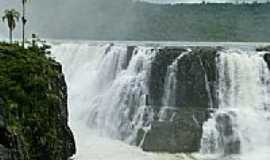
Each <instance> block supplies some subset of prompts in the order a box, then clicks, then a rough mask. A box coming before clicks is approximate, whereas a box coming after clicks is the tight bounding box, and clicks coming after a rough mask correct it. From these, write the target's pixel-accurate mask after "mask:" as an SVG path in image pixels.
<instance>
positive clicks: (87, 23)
mask: <svg viewBox="0 0 270 160" xmlns="http://www.w3.org/2000/svg"><path fill="white" fill-rule="evenodd" d="M132 1H133V2H134V1H142V0H31V2H30V3H29V4H27V18H28V19H29V21H28V23H27V28H26V33H27V37H30V35H31V34H32V33H38V34H41V37H46V36H47V35H49V37H52V38H55V37H56V38H58V37H63V35H68V36H69V37H70V39H73V38H75V39H80V38H82V39H84V38H89V37H87V36H84V35H87V34H88V35H92V37H97V36H99V35H102V36H103V37H105V38H106V35H108V36H109V37H110V36H114V35H119V37H120V38H123V37H125V36H126V35H125V34H131V33H132V32H133V30H134V28H133V26H132V25H133V23H134V22H136V21H138V20H136V13H131V12H132V11H134V10H132V7H130V6H131V3H132ZM143 1H147V2H151V3H178V2H179V3H180V2H189V3H190V2H200V1H202V0H143ZM205 1H207V2H209V1H211V2H225V1H227V2H231V1H233V0H205ZM239 1H240V0H239ZM252 1H253V0H246V2H252ZM258 1H260V2H262V1H263V0H258ZM20 2H21V0H0V16H1V17H2V13H3V11H4V9H6V8H16V9H17V10H19V11H21V3H20ZM119 12H120V13H119ZM126 13H127V14H129V15H135V16H133V19H132V18H130V17H128V18H127V17H126V16H125V14H126ZM144 23H145V22H144ZM146 23H147V22H146ZM20 31H21V26H20V23H18V25H17V28H16V30H15V31H14V34H15V37H19V36H20ZM3 36H5V37H7V36H8V28H7V25H6V24H4V23H2V22H0V38H1V37H3ZM102 36H101V37H102ZM66 37H67V36H66ZM103 37H102V38H103Z"/></svg>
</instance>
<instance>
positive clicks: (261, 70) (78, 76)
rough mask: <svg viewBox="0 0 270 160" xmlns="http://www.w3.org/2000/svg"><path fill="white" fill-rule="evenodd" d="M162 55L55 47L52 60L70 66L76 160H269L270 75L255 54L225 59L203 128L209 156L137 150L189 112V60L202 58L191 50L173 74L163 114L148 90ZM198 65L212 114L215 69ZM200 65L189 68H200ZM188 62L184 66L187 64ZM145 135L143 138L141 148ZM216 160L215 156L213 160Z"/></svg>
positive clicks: (228, 53)
mask: <svg viewBox="0 0 270 160" xmlns="http://www.w3.org/2000/svg"><path fill="white" fill-rule="evenodd" d="M166 45H167V44H166ZM157 50H158V48H155V47H143V45H139V46H138V47H131V48H129V47H127V45H126V44H118V45H110V44H109V45H108V44H104V43H84V42H83V43H78V42H77V43H73V42H70V43H67V42H65V43H59V44H58V43H54V44H53V48H52V53H53V55H54V56H55V57H56V59H57V60H58V61H60V62H61V63H62V64H63V69H64V73H65V77H66V81H67V84H68V91H69V94H68V96H69V97H68V100H69V112H70V122H69V123H70V125H71V128H72V130H73V131H74V134H75V139H76V144H77V149H78V153H77V156H76V159H78V160H89V159H91V160H92V159H93V160H126V159H133V160H164V159H166V160H189V159H194V157H196V159H198V160H201V159H204V160H209V159H210V158H213V159H223V158H224V159H226V158H227V159H226V160H232V159H237V160H238V159H241V160H253V159H258V160H268V159H269V157H270V153H269V152H270V107H269V105H270V98H269V94H270V86H269V85H270V73H269V70H268V67H267V64H266V62H265V61H264V59H263V56H262V54H258V53H257V52H255V51H251V50H250V49H248V51H245V50H235V49H234V50H223V51H220V52H219V53H218V55H219V56H218V58H217V59H218V61H217V62H216V63H217V66H218V68H217V70H218V82H217V84H218V89H217V92H218V101H219V103H218V108H216V109H215V111H214V113H213V115H212V116H211V118H210V119H209V120H208V121H206V122H205V123H204V125H203V135H202V139H201V153H202V154H192V155H190V154H165V153H163V154H154V153H146V152H143V151H141V150H140V149H139V148H138V147H135V146H133V145H137V146H141V145H142V143H143V141H144V138H145V135H146V134H147V133H148V130H149V129H151V127H152V126H151V123H152V122H154V121H156V120H155V118H158V120H157V121H158V122H160V123H161V124H169V123H170V122H172V121H174V120H175V119H177V118H178V119H179V118H181V117H179V115H177V116H178V117H177V116H176V114H178V113H179V112H181V108H177V104H176V99H177V98H178V95H177V87H179V86H177V84H178V83H179V82H178V79H177V76H178V74H179V70H178V69H179V68H178V66H179V61H180V60H182V58H184V57H185V56H187V55H191V56H193V58H194V57H195V58H196V56H197V55H195V54H190V52H192V51H191V50H190V51H189V50H188V51H185V52H181V53H182V54H179V55H178V56H177V57H176V58H175V57H174V59H173V61H171V63H170V64H168V66H166V68H167V73H166V72H165V73H166V75H165V77H164V86H163V88H164V90H163V93H162V95H161V103H162V106H161V108H160V109H159V110H155V109H154V107H153V106H151V104H150V105H149V104H148V95H149V94H150V93H149V92H150V91H149V84H148V83H149V79H150V77H149V76H150V75H151V74H150V71H151V67H152V66H151V65H152V64H151V63H152V62H153V59H154V58H155V56H157V53H156V52H157ZM197 57H199V61H198V62H196V63H197V64H198V66H201V68H202V69H201V70H202V72H204V73H202V74H199V75H205V77H203V78H202V80H205V83H201V84H202V88H203V89H204V90H206V91H207V93H208V96H207V95H206V96H205V97H208V99H209V105H208V107H209V108H211V109H212V108H215V107H217V106H214V103H213V101H214V100H213V99H212V97H213V96H211V93H213V92H211V89H210V88H211V85H212V84H209V83H208V81H210V80H209V79H210V78H211V77H207V74H206V72H207V71H208V70H209V69H208V68H205V67H207V66H205V64H204V63H205V61H202V59H201V57H200V56H197ZM195 58H194V59H185V60H183V61H186V60H193V61H196V59H195ZM183 61H181V62H182V63H181V64H185V63H183ZM190 62H192V61H189V63H190ZM194 64H195V63H194ZM182 69H183V68H182ZM199 69H200V68H199ZM165 71H166V69H165ZM192 75H193V74H192ZM178 78H179V77H178ZM182 80H183V79H182ZM204 85H205V86H204ZM193 93H194V92H193ZM178 100H179V99H178ZM206 104H207V103H206ZM156 111H158V112H156ZM156 114H157V115H156ZM175 117H176V118H175ZM194 118H195V120H196V125H199V123H198V122H197V119H196V117H195V115H193V116H192V118H191V120H192V119H193V120H194ZM191 123H192V122H191ZM141 130H143V132H142V133H143V135H140V136H142V137H140V139H139V141H138V133H139V132H141ZM119 140H121V141H124V142H125V143H123V142H121V141H119ZM128 144H131V146H130V145H128ZM208 154H211V155H214V156H213V157H212V156H211V157H210V158H209V156H208ZM258 154H261V155H258ZM217 157H218V158H217ZM221 157H222V158H221Z"/></svg>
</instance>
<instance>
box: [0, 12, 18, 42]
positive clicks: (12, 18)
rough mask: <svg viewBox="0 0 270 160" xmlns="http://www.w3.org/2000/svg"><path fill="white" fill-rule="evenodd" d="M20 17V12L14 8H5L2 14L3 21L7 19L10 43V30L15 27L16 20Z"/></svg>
mask: <svg viewBox="0 0 270 160" xmlns="http://www.w3.org/2000/svg"><path fill="white" fill-rule="evenodd" d="M19 19H20V13H19V12H18V11H16V10H15V9H10V10H8V9H7V10H5V12H4V16H3V17H2V20H3V22H5V21H6V20H7V24H8V28H9V40H10V43H12V32H13V30H14V29H15V27H16V22H17V21H19Z"/></svg>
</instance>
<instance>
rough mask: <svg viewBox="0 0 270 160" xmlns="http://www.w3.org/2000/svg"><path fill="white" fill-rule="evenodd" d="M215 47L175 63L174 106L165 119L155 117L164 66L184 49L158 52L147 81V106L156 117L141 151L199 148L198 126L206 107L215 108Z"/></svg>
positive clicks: (206, 115) (205, 116) (194, 51)
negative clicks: (148, 99)
mask: <svg viewBox="0 0 270 160" xmlns="http://www.w3.org/2000/svg"><path fill="white" fill-rule="evenodd" d="M217 51H218V48H210V47H198V48H192V51H190V52H189V53H188V54H185V55H183V57H182V58H180V59H179V60H178V62H177V73H176V79H177V83H176V94H175V95H176V96H175V102H176V103H175V105H174V106H169V108H168V109H167V111H165V112H167V113H166V115H167V117H165V118H164V117H163V118H162V120H161V119H160V118H161V117H158V116H159V114H157V113H159V112H160V111H161V109H162V107H164V106H163V104H162V96H163V93H164V83H165V78H166V77H165V76H166V72H167V67H168V66H169V65H171V64H172V62H173V61H174V60H175V59H176V58H177V57H178V56H179V55H181V54H183V53H184V52H187V49H185V48H164V49H159V50H158V53H157V56H156V57H155V59H154V61H153V63H152V70H151V75H150V80H149V90H150V98H151V103H150V104H151V105H152V107H153V108H154V110H155V113H156V118H155V120H154V121H153V122H152V124H151V129H150V130H149V131H148V132H147V133H146V136H145V139H144V142H143V144H142V148H143V149H144V150H145V151H158V152H171V153H176V152H195V151H198V150H199V148H200V140H201V136H202V125H203V122H205V121H206V120H207V119H208V118H209V108H210V107H217V98H216V84H217V67H216V57H217V56H218V55H217ZM170 108H171V110H170Z"/></svg>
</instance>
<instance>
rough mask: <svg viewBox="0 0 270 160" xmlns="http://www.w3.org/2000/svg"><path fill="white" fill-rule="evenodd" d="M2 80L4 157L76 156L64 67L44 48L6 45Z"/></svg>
mask: <svg viewBox="0 0 270 160" xmlns="http://www.w3.org/2000/svg"><path fill="white" fill-rule="evenodd" d="M0 81H1V83H0V159H1V160H2V159H3V160H32V159H39V160H67V159H68V158H69V157H71V156H72V155H73V154H74V153H75V142H74V138H73V134H72V132H71V130H70V128H69V127H68V125H67V121H68V111H67V86H66V83H65V79H64V76H63V73H62V68H61V65H60V64H59V63H57V62H55V61H54V60H52V59H50V58H47V57H46V54H45V53H44V51H42V50H41V49H39V48H30V49H27V50H25V49H22V48H21V47H19V46H17V45H8V44H0Z"/></svg>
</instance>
